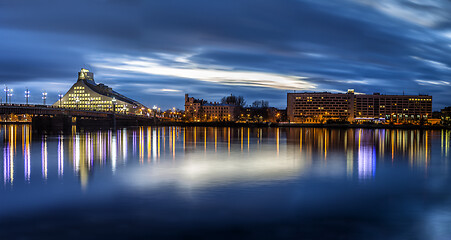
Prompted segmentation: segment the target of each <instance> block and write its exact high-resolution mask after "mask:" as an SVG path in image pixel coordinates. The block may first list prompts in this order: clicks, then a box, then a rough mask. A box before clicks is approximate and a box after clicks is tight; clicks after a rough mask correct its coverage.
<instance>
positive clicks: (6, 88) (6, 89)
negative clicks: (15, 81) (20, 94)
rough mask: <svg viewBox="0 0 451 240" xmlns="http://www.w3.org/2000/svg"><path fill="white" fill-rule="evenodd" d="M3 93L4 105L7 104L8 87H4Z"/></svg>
mask: <svg viewBox="0 0 451 240" xmlns="http://www.w3.org/2000/svg"><path fill="white" fill-rule="evenodd" d="M3 90H4V91H5V103H6V104H8V92H9V89H8V86H6V85H5V89H3Z"/></svg>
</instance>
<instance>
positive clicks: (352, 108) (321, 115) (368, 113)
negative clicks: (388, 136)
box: [287, 89, 432, 123]
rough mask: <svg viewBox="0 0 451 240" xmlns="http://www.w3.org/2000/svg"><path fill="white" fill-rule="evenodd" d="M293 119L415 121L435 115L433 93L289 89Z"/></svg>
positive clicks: (290, 112)
mask: <svg viewBox="0 0 451 240" xmlns="http://www.w3.org/2000/svg"><path fill="white" fill-rule="evenodd" d="M287 116H288V120H289V121H290V122H301V123H322V122H324V121H327V120H339V121H340V120H346V121H349V122H353V121H361V120H362V121H365V120H381V119H383V120H389V121H396V122H415V121H419V120H421V119H427V118H429V117H431V116H432V96H428V95H382V94H379V93H374V94H368V95H367V94H355V93H354V90H352V89H350V90H349V91H348V92H347V93H329V92H323V93H288V94H287Z"/></svg>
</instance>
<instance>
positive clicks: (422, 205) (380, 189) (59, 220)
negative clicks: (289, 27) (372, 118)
mask: <svg viewBox="0 0 451 240" xmlns="http://www.w3.org/2000/svg"><path fill="white" fill-rule="evenodd" d="M0 141H1V142H0V146H1V153H0V154H1V155H2V156H1V158H0V159H1V160H0V161H1V170H2V171H3V172H2V176H3V177H2V180H1V182H2V183H1V187H0V233H1V235H2V239H16V238H17V239H19V238H20V239H34V238H46V239H99V238H106V239H108V238H109V239H124V238H144V239H150V238H153V239H175V238H183V239H191V238H195V239H212V238H213V239H231V238H233V239H269V238H273V239H293V238H296V239H451V198H450V197H451V178H450V176H451V172H450V170H451V169H450V167H449V164H450V154H451V152H450V144H451V132H450V131H448V130H431V131H425V130H384V129H327V128H215V127H136V128H124V129H118V130H109V131H108V130H102V131H88V130H83V129H76V128H73V129H72V133H69V134H67V133H66V134H61V135H58V134H56V135H45V134H36V133H33V132H32V129H31V127H30V126H28V125H2V126H0Z"/></svg>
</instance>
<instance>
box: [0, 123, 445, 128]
mask: <svg viewBox="0 0 451 240" xmlns="http://www.w3.org/2000/svg"><path fill="white" fill-rule="evenodd" d="M11 124H17V125H26V124H29V125H32V123H31V122H0V125H11ZM74 126H77V127H81V128H85V129H106V128H107V129H111V127H106V126H101V125H99V126H94V125H92V124H88V125H84V124H80V125H74ZM142 126H180V127H249V128H273V127H274V128H276V127H279V128H336V129H348V128H364V129H404V130H442V129H445V130H451V126H442V125H432V126H431V125H423V126H421V125H407V124H406V125H388V124H387V125H386V124H303V123H236V122H157V123H151V124H143V125H135V124H131V125H122V124H118V126H117V128H123V127H142Z"/></svg>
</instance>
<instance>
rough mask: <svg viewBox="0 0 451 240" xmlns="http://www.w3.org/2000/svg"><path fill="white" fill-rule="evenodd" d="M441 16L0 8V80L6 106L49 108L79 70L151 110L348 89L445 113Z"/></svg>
mask: <svg viewBox="0 0 451 240" xmlns="http://www.w3.org/2000/svg"><path fill="white" fill-rule="evenodd" d="M49 5H51V7H48V6H49ZM337 9H340V10H339V11H337ZM450 10H451V4H450V3H448V2H446V1H439V0H437V1H429V2H422V3H419V2H417V1H402V0H384V1H379V2H377V3H373V2H371V1H366V0H349V1H339V2H337V1H334V2H329V1H327V2H326V1H294V0H287V1H284V2H282V3H281V2H280V1H255V0H249V1H244V2H239V3H238V2H227V3H225V2H211V1H200V0H196V1H190V2H185V1H171V2H164V3H163V2H144V1H132V2H125V1H116V2H108V4H105V2H103V1H89V2H88V1H86V2H81V3H80V2H79V3H62V2H56V1H55V2H53V1H46V2H41V1H33V2H28V1H25V2H9V3H2V8H1V9H0V36H2V38H1V39H2V40H0V41H1V42H2V44H1V45H0V51H1V52H2V53H3V54H2V55H1V56H0V62H2V64H0V84H1V85H2V87H3V85H7V86H8V87H9V88H13V89H14V95H13V96H12V101H13V102H25V98H24V91H25V90H26V89H28V90H29V91H30V98H29V101H30V103H41V102H42V96H41V92H42V91H43V90H45V91H46V92H47V93H48V99H47V103H48V104H50V103H53V102H55V101H57V100H58V94H63V93H64V92H65V91H66V90H67V89H68V88H69V87H70V86H71V85H72V84H73V81H74V79H75V78H76V75H75V74H76V72H77V71H78V70H79V69H80V68H81V67H85V68H88V69H90V70H91V71H93V72H95V73H96V76H97V79H98V80H99V82H102V83H105V84H107V85H108V86H111V87H112V88H113V89H115V90H117V91H119V92H121V93H123V94H124V95H125V96H136V100H137V101H139V102H142V103H143V104H144V105H146V106H153V105H158V106H161V108H162V109H169V108H172V107H174V106H175V107H177V108H179V109H182V108H183V99H184V94H185V93H189V94H190V95H193V96H196V97H202V98H206V99H211V100H212V101H215V100H219V99H221V98H222V97H223V96H226V95H229V94H230V93H233V94H235V95H241V96H243V97H244V98H245V99H246V100H247V103H248V104H250V103H252V102H253V101H254V100H261V99H265V100H268V101H269V103H270V105H271V106H275V107H279V108H284V107H286V93H287V92H293V91H294V90H296V91H302V92H304V91H307V92H323V91H329V92H346V91H347V89H348V88H354V89H356V92H362V93H367V94H371V93H373V92H379V93H381V94H402V93H405V94H406V95H417V94H429V95H432V96H433V97H434V104H433V110H439V109H441V108H444V107H446V106H448V105H451V104H450V103H449V101H448V99H447V92H448V91H449V90H450V87H451V82H450V81H451V78H450V76H451V75H450V73H451V62H450V60H449V58H448V56H449V54H450V53H451V34H450V33H451V30H450V27H449V26H450V25H451V18H450V17H449V14H447V13H448V12H449V11H450ZM418 16H421V17H418ZM181 36H182V37H181ZM43 83H46V84H43Z"/></svg>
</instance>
